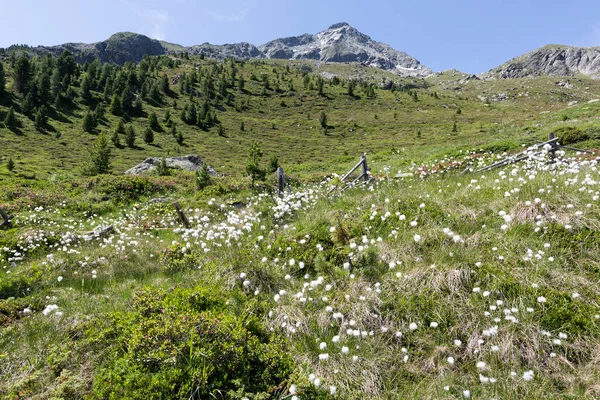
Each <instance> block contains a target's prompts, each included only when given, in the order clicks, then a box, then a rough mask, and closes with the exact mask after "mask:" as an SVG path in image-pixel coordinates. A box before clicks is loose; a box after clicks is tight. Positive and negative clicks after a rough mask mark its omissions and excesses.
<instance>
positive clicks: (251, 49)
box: [185, 42, 261, 60]
mask: <svg viewBox="0 0 600 400" xmlns="http://www.w3.org/2000/svg"><path fill="white" fill-rule="evenodd" d="M185 50H186V51H187V52H188V53H190V54H201V55H203V56H205V57H210V58H216V59H219V60H221V59H225V58H237V59H241V60H246V59H249V58H255V57H260V55H261V54H260V51H259V50H258V48H257V47H256V46H255V45H253V44H250V43H245V42H242V43H234V44H223V45H215V44H210V43H203V44H200V45H195V46H190V47H186V48H185Z"/></svg>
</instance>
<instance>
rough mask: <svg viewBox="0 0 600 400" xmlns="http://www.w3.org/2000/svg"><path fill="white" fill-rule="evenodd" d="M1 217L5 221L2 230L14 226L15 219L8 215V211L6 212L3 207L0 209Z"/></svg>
mask: <svg viewBox="0 0 600 400" xmlns="http://www.w3.org/2000/svg"><path fill="white" fill-rule="evenodd" d="M0 216H2V219H3V220H4V222H2V223H1V224H0V229H1V228H6V227H9V226H11V225H12V219H13V217H12V215H8V214H7V213H6V211H4V210H3V209H2V207H0Z"/></svg>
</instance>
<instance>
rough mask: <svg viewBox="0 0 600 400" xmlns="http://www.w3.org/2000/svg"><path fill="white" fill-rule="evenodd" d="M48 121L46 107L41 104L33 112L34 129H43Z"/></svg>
mask: <svg viewBox="0 0 600 400" xmlns="http://www.w3.org/2000/svg"><path fill="white" fill-rule="evenodd" d="M47 123H48V108H47V107H46V106H44V105H42V106H41V107H40V108H38V110H37V111H36V113H35V119H34V125H35V129H37V130H40V131H41V130H43V129H44V128H45V127H46V124H47Z"/></svg>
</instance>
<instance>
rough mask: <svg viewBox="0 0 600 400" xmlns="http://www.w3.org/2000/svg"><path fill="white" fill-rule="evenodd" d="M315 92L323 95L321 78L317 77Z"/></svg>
mask: <svg viewBox="0 0 600 400" xmlns="http://www.w3.org/2000/svg"><path fill="white" fill-rule="evenodd" d="M317 94H318V95H319V96H323V78H321V77H319V79H317Z"/></svg>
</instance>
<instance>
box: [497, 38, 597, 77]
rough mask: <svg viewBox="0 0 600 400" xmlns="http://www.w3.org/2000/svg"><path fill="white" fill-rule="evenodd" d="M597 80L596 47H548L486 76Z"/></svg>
mask: <svg viewBox="0 0 600 400" xmlns="http://www.w3.org/2000/svg"><path fill="white" fill-rule="evenodd" d="M576 74H583V75H587V76H590V77H592V78H600V47H571V46H560V45H549V46H545V47H542V48H540V49H537V50H534V51H532V52H531V53H527V54H524V55H522V56H519V57H516V58H514V59H512V60H510V61H509V62H507V63H505V64H502V65H501V66H499V67H497V68H494V69H492V70H491V71H490V72H488V73H487V74H486V75H488V76H492V77H498V78H523V77H527V76H540V75H553V76H572V75H576Z"/></svg>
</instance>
